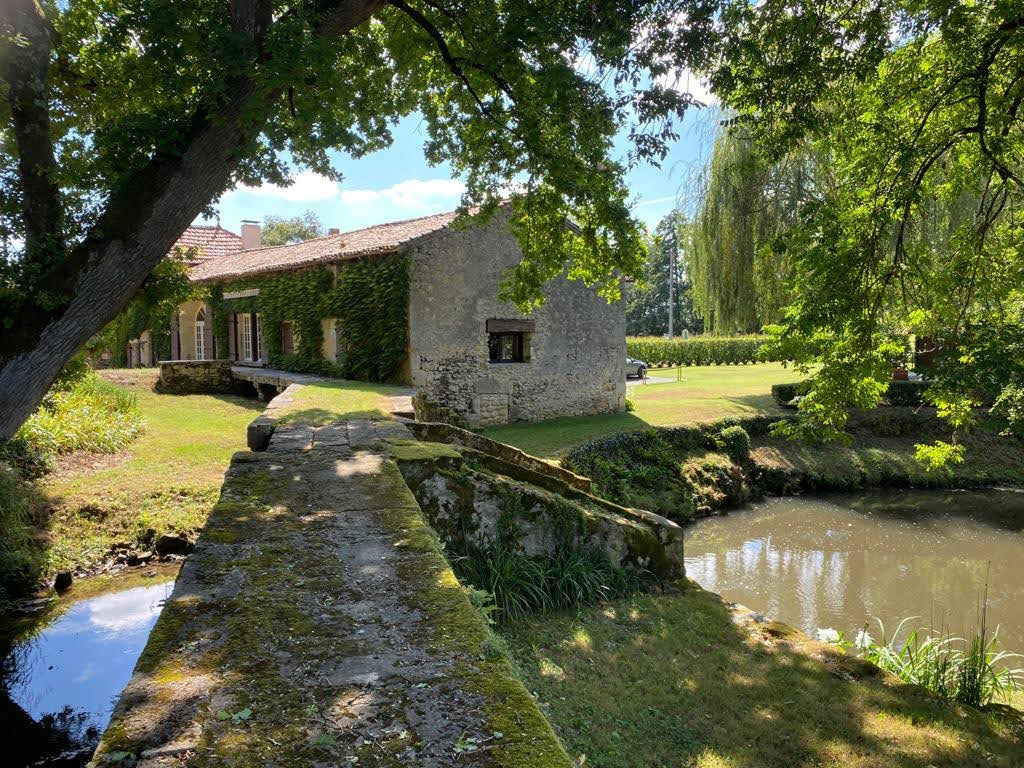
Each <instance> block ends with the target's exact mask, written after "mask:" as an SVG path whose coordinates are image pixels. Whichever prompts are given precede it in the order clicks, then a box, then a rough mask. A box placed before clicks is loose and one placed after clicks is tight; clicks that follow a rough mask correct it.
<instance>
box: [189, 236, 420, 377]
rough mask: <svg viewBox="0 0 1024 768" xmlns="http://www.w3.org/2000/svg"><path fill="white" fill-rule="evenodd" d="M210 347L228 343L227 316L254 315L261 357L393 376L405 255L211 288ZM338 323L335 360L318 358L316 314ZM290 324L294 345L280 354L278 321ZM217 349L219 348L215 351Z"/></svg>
mask: <svg viewBox="0 0 1024 768" xmlns="http://www.w3.org/2000/svg"><path fill="white" fill-rule="evenodd" d="M253 288H255V289H258V290H259V294H258V295H256V296H247V297H244V298H237V299H225V298H224V294H225V293H232V292H236V291H244V290H247V289H253ZM207 301H208V302H209V304H210V306H211V307H212V308H213V313H214V326H213V332H214V336H215V338H216V342H217V349H218V350H224V351H225V353H226V350H227V349H229V346H228V315H229V314H231V313H237V312H255V313H259V315H260V318H261V322H262V340H263V347H264V351H265V356H266V359H267V361H268V363H269V364H270V365H272V366H274V367H275V368H281V369H283V370H289V371H296V372H299V373H317V374H322V375H330V376H341V377H343V378H346V379H362V380H366V381H394V380H397V379H398V377H399V376H400V375H401V368H402V364H403V362H404V360H405V357H406V353H407V350H408V317H409V260H408V258H407V257H406V256H405V255H404V254H401V255H388V256H384V257H378V258H369V259H360V260H358V261H353V262H348V263H346V264H343V265H341V266H340V267H339V269H338V276H337V278H336V279H335V277H334V274H333V273H332V271H331V270H330V269H328V268H326V267H314V268H310V269H302V270H294V271H291V272H279V273H274V274H269V275H259V276H256V277H250V278H243V279H240V280H234V281H231V282H228V283H223V284H219V285H216V286H212V287H211V288H209V289H208V295H207ZM328 318H333V319H336V320H337V321H338V336H339V346H340V350H339V354H338V362H337V363H332V362H330V361H328V360H327V359H326V358H324V356H323V352H322V350H323V340H324V336H323V325H322V323H321V321H322V320H324V319H328ZM286 320H290V321H292V322H294V324H295V326H294V328H295V336H296V337H297V342H298V344H297V348H296V349H295V352H294V353H293V354H288V355H285V354H282V353H281V323H282V322H283V321H286ZM222 354H223V353H222Z"/></svg>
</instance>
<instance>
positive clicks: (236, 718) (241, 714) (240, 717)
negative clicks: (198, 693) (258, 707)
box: [217, 707, 252, 725]
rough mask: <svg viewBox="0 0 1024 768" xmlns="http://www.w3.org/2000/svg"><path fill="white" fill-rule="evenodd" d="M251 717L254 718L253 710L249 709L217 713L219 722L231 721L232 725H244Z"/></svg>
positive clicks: (222, 710) (223, 710)
mask: <svg viewBox="0 0 1024 768" xmlns="http://www.w3.org/2000/svg"><path fill="white" fill-rule="evenodd" d="M250 717H252V710H251V709H249V708H248V707H246V708H245V709H240V710H238V711H237V712H231V711H229V710H226V709H221V710H218V711H217V719H218V720H220V721H222V722H223V721H226V720H230V721H231V724H232V725H239V724H241V723H244V722H245V721H246V720H248V719H249V718H250Z"/></svg>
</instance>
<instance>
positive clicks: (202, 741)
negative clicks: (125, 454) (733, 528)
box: [93, 420, 682, 768]
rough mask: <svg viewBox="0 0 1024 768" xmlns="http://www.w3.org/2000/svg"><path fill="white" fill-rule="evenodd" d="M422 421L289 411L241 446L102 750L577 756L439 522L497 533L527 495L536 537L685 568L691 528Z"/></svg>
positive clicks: (327, 760)
mask: <svg viewBox="0 0 1024 768" xmlns="http://www.w3.org/2000/svg"><path fill="white" fill-rule="evenodd" d="M412 427H413V429H410V426H407V425H406V424H403V423H400V422H399V421H396V420H380V421H352V422H348V423H343V424H336V425H331V426H325V427H321V428H308V427H297V426H290V427H278V428H276V429H272V430H271V431H272V436H270V439H269V441H268V442H267V444H266V445H265V450H264V451H258V452H241V453H237V454H236V455H235V456H234V458H233V460H232V462H231V466H230V468H229V470H228V472H227V474H226V476H225V480H224V486H223V489H222V492H221V497H220V500H219V502H218V503H217V505H216V506H215V508H214V509H213V511H212V513H211V515H210V518H209V521H208V523H207V525H206V527H205V529H204V530H203V532H202V535H201V536H200V538H199V541H198V543H197V544H196V547H195V551H194V552H193V554H192V555H191V556H190V557H189V558H188V560H187V561H186V563H185V565H184V566H183V568H182V571H181V574H180V576H179V578H178V580H177V583H176V584H175V587H174V591H173V594H172V596H171V598H170V599H169V600H168V602H167V605H166V606H165V608H164V610H163V612H162V614H161V616H160V618H159V620H158V622H157V624H156V626H155V627H154V629H153V632H152V634H151V636H150V638H149V642H148V644H147V646H146V648H145V650H144V652H143V654H142V656H141V657H140V658H139V661H138V663H137V665H136V668H135V672H134V674H133V676H132V679H131V681H130V683H129V684H128V686H127V687H126V689H125V691H124V693H123V694H122V696H121V698H120V700H119V702H118V705H117V707H116V709H115V712H114V715H113V717H112V720H111V723H110V725H109V727H108V729H107V731H106V733H105V734H104V736H103V739H102V741H101V743H100V746H99V748H98V750H97V753H96V756H95V758H94V761H93V765H94V766H102V765H112V764H118V765H140V766H147V768H149V767H153V768H155V767H156V766H161V767H166V768H170V766H175V767H176V768H177V767H179V766H181V765H188V766H214V765H216V766H239V767H242V766H261V768H267V767H272V766H307V765H308V766H348V765H352V766H360V768H362V767H363V766H398V765H402V766H449V765H467V766H521V767H522V768H547V767H548V766H551V767H554V766H565V767H568V766H570V765H572V762H571V761H570V760H569V758H568V757H567V755H566V754H565V752H564V750H563V748H562V747H561V745H560V744H559V742H558V740H557V738H556V737H555V735H554V733H553V731H552V730H551V727H550V725H549V724H548V722H547V720H546V719H545V718H544V716H543V715H542V713H541V712H540V710H539V709H538V708H537V706H536V704H535V703H534V701H533V699H532V698H531V696H530V695H529V694H528V692H527V691H526V690H525V689H524V688H523V686H522V684H521V683H520V682H519V681H518V680H517V679H516V677H515V675H514V673H513V670H512V669H511V667H510V663H509V661H508V660H507V658H506V657H505V655H504V654H503V652H502V647H501V644H500V642H498V641H497V640H496V638H495V636H494V635H493V634H492V632H491V629H490V628H489V626H488V623H487V621H486V619H485V617H484V616H483V614H482V613H481V612H480V611H479V610H478V609H477V608H474V606H473V605H472V604H471V602H470V599H469V596H468V593H467V591H466V590H465V589H464V588H463V587H462V586H461V585H460V584H459V582H458V581H457V579H456V578H455V575H454V574H453V572H452V570H451V567H450V566H449V564H448V562H447V560H446V559H445V557H444V555H443V554H442V545H441V543H440V542H439V540H438V535H440V536H441V537H442V538H446V540H447V539H448V538H449V537H451V536H453V535H456V534H455V532H456V531H462V533H463V535H465V532H466V531H467V530H469V531H470V534H469V535H470V536H471V538H473V540H474V541H484V540H486V537H487V536H489V535H493V529H494V525H495V516H501V515H505V517H507V515H508V512H507V510H506V511H505V512H503V511H502V508H501V505H502V503H503V500H507V499H508V498H509V497H510V496H509V495H510V494H518V495H519V498H520V501H523V502H524V503H519V504H517V505H516V508H517V509H521V510H525V512H522V513H521V514H522V515H524V516H523V519H521V520H517V521H515V522H516V523H517V525H520V526H521V527H523V534H522V540H521V541H520V542H519V545H520V546H521V549H522V550H523V553H524V554H536V553H543V552H545V551H547V550H548V549H550V547H551V546H553V545H554V544H555V543H556V542H554V539H553V534H552V530H553V529H554V528H555V527H556V526H554V525H553V520H554V517H553V516H554V515H555V514H556V513H557V515H558V519H559V521H561V522H560V524H559V526H560V530H562V531H563V533H562V534H560V535H562V536H563V537H564V536H565V535H567V534H565V530H567V529H566V528H565V520H567V519H568V520H570V521H571V522H572V527H571V528H570V529H568V530H569V534H568V535H569V536H570V537H571V540H572V543H573V545H578V546H584V545H585V546H594V547H600V548H601V549H602V550H603V551H605V552H606V553H607V554H608V556H609V557H610V558H611V559H613V560H614V561H615V562H616V563H617V564H622V565H623V566H624V567H626V566H627V565H632V566H638V567H644V568H646V569H648V570H650V571H651V572H655V573H657V574H658V575H660V576H662V577H670V576H674V575H678V574H679V573H680V571H681V557H682V537H681V532H680V531H679V529H678V528H677V527H675V526H674V525H673V524H672V523H670V522H668V521H666V520H663V519H662V518H658V517H657V516H655V515H649V513H640V512H637V511H635V510H625V509H622V508H619V507H615V505H609V504H608V503H607V502H601V501H600V500H597V499H595V497H593V496H590V494H589V492H588V490H587V488H588V486H587V483H586V481H585V479H584V478H575V476H572V475H571V473H566V472H565V471H564V470H560V469H558V468H552V467H549V470H550V471H548V470H545V469H544V467H543V466H539V465H542V464H544V463H543V462H539V464H538V465H531V464H530V462H529V461H523V462H518V461H517V459H516V452H515V451H514V449H508V451H507V452H506V453H505V455H498V454H499V453H500V451H491V452H490V453H487V452H486V451H487V450H488V449H489V447H490V446H489V445H488V444H487V442H486V441H485V440H484V441H483V442H481V441H479V440H477V439H476V438H478V437H479V436H476V437H468V436H467V435H469V433H466V434H465V435H463V434H461V431H459V430H452V429H451V428H448V427H443V426H436V425H434V426H431V425H412ZM414 430H415V432H414ZM417 433H418V434H419V435H420V436H422V437H424V438H427V441H420V440H417V439H416V434H417ZM460 441H464V442H471V443H473V442H475V446H470V445H463V444H460ZM506 448H507V447H506ZM533 461H534V462H536V461H537V460H533ZM544 466H547V465H544ZM574 478H575V479H574ZM460 484H461V485H460ZM412 489H415V493H414V490H412ZM418 499H419V500H418ZM567 516H568V517H567ZM428 521H429V522H428ZM456 522H459V525H455V523H456ZM467 522H469V523H472V525H469V526H468V527H467ZM430 523H433V527H432V526H431V524H430ZM474 526H475V527H474ZM435 530H436V532H435ZM564 542H565V540H564V538H563V541H562V544H564Z"/></svg>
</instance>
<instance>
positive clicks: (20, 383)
mask: <svg viewBox="0 0 1024 768" xmlns="http://www.w3.org/2000/svg"><path fill="white" fill-rule="evenodd" d="M17 2H18V5H19V7H23V10H24V15H23V16H21V17H19V18H18V19H17V21H24V23H26V24H34V25H38V22H39V14H38V13H36V14H35V15H33V9H38V6H36V4H35V3H34V2H32V1H31V0H17ZM317 5H318V6H319V8H320V9H321V16H320V18H321V23H320V25H319V28H318V29H317V33H318V34H320V35H325V36H338V35H343V34H346V33H348V32H350V31H351V30H352V29H354V28H356V27H357V26H359V25H360V24H362V23H364V22H365V21H367V20H368V19H369V18H370V17H371V16H372V15H373V14H374V13H375V12H377V11H378V10H379V9H380V8H382V7H383V5H384V0H336V1H335V2H330V1H329V0H327V1H325V0H321V2H319V3H317ZM268 8H269V5H268V3H267V2H266V0H233V1H232V3H231V13H232V23H233V24H234V26H235V28H236V30H237V31H238V32H239V33H240V34H244V35H246V36H247V37H249V38H251V39H254V40H258V39H261V38H262V37H263V36H264V35H265V33H266V31H267V25H268V24H269V19H270V14H269V10H268ZM37 37H38V34H37ZM45 42H46V43H47V44H48V42H49V36H48V32H47V35H46V37H45ZM47 52H48V49H47ZM34 55H35V59H34V62H35V63H36V65H38V64H39V62H40V61H41V59H40V56H39V54H38V52H36V53H35V54H34ZM46 58H47V57H45V56H44V57H43V60H45V59H46ZM270 65H271V63H270V62H267V61H264V62H262V66H270ZM255 66H256V65H255V64H254V70H253V74H255ZM17 74H18V73H17V72H14V75H17ZM14 75H10V76H8V78H7V80H8V82H10V80H11V77H13V76H14ZM29 76H30V77H33V78H35V82H36V84H37V85H38V82H39V72H38V69H34V70H31V71H28V70H26V76H25V77H24V78H23V80H24V81H25V82H29V84H30V85H31V82H30V81H29V80H28V79H27V78H28V77H29ZM42 82H44V83H45V77H44V78H43V80H42ZM13 90H15V91H16V90H17V89H16V88H15V89H13ZM226 93H227V94H228V95H227V97H226V99H225V101H224V102H223V104H222V106H221V108H219V109H218V110H217V111H216V113H214V114H205V113H201V114H197V115H196V116H195V117H194V119H193V128H192V130H191V131H190V132H189V136H188V139H187V143H186V148H185V150H184V151H183V152H182V153H181V154H180V155H175V156H168V155H163V156H156V157H154V158H153V160H151V161H150V162H149V163H148V164H147V166H146V167H144V168H143V169H141V170H140V171H139V172H138V173H137V174H135V176H134V177H133V178H132V179H131V181H130V182H129V183H128V184H126V185H125V187H124V188H123V189H121V190H119V191H118V192H115V194H113V195H112V196H111V199H110V202H109V204H108V206H107V208H106V210H105V212H104V214H103V215H102V216H101V217H100V219H99V220H98V222H97V224H96V226H95V227H94V228H93V230H92V233H91V234H90V235H89V236H88V237H87V238H86V239H85V240H84V241H83V242H82V244H81V245H79V246H77V247H76V248H74V249H73V250H72V251H71V252H70V253H69V254H67V256H66V258H63V259H61V260H60V261H59V263H58V264H57V265H56V266H55V267H54V269H52V270H51V272H50V273H49V274H48V275H47V277H46V278H45V281H44V282H45V285H44V288H45V289H46V290H48V291H50V292H52V293H55V294H56V295H64V296H68V297H69V300H68V302H67V303H66V304H64V305H63V306H62V307H60V308H59V309H56V310H50V309H46V308H45V307H44V306H42V305H41V304H37V303H35V302H34V301H31V302H29V303H27V305H26V307H25V311H24V312H23V315H24V317H19V318H18V323H17V324H16V326H15V327H14V328H12V329H10V331H5V332H4V334H3V335H2V336H0V442H2V441H4V440H6V439H7V438H9V437H11V436H12V435H13V434H14V433H15V432H16V431H17V429H18V427H20V426H21V424H22V423H23V422H24V421H25V419H26V418H28V416H29V415H30V414H31V413H32V411H33V410H34V409H35V408H36V406H37V405H38V404H39V402H40V401H41V400H42V398H43V396H44V395H45V394H46V392H47V390H48V389H49V388H50V385H51V384H52V383H53V381H54V379H56V377H57V375H58V374H59V373H60V371H61V368H62V367H63V366H64V364H65V363H66V362H67V361H68V360H69V359H70V358H71V357H72V356H73V355H74V354H75V353H76V352H77V351H78V350H79V349H80V348H81V347H82V345H84V344H85V343H86V342H87V341H88V340H89V339H90V338H91V337H92V336H93V335H94V334H95V333H97V332H99V331H100V330H101V329H102V328H103V326H105V325H106V324H107V323H109V322H110V321H111V320H113V319H114V318H115V317H116V316H117V314H118V313H119V312H120V311H121V310H122V309H124V307H125V306H126V305H127V304H128V302H129V301H130V300H131V298H132V296H133V295H134V294H135V292H136V291H137V290H138V289H139V286H140V285H141V284H142V281H143V280H145V278H146V277H147V276H148V275H149V273H150V272H151V271H152V270H153V268H154V267H155V266H156V265H157V264H158V263H159V262H160V260H161V259H162V258H163V257H164V255H165V254H167V252H168V251H169V250H170V249H171V248H172V247H173V246H174V243H175V241H176V240H177V239H178V237H180V235H181V233H182V232H183V231H184V230H185V228H186V227H187V226H188V225H189V224H191V223H192V221H193V220H194V219H195V218H196V216H198V215H199V214H200V212H201V211H202V209H203V207H204V206H205V205H207V204H208V203H209V202H210V201H211V200H213V199H214V198H215V197H216V196H217V195H219V194H220V193H221V192H223V191H224V190H225V189H226V188H227V187H228V186H229V185H230V181H231V176H232V173H233V172H234V171H235V169H236V168H237V164H238V155H237V153H238V150H239V148H240V147H241V146H242V145H243V142H245V141H246V140H248V139H251V138H252V137H254V136H256V135H257V134H258V133H259V131H260V130H261V128H262V125H263V121H265V120H266V119H267V118H268V116H269V115H270V114H271V113H272V101H273V99H274V98H275V96H276V94H273V93H271V94H267V93H257V91H256V90H255V88H254V86H253V82H252V80H250V79H248V78H237V79H235V80H234V81H233V82H231V83H229V84H228V87H227V89H226ZM37 94H38V89H37ZM13 97H14V94H12V98H13ZM23 101H24V103H26V104H27V105H29V106H31V107H35V106H38V101H36V102H32V101H31V100H30V99H23ZM260 103H262V104H263V106H264V108H263V109H260V108H259V104H260ZM43 118H46V114H45V112H44V113H43V114H42V115H41V116H38V117H37V119H43ZM27 119H30V120H31V119H32V115H31V114H28V115H27ZM46 119H48V118H46ZM33 130H41V131H43V133H44V135H47V139H48V138H49V137H48V131H47V130H46V126H43V125H40V124H37V125H36V126H35V129H34V128H33V126H28V127H27V130H26V132H25V135H26V136H33ZM35 139H38V135H35ZM29 148H31V147H29ZM19 149H22V147H21V146H20V145H19ZM49 157H50V161H51V162H52V153H51V154H50V155H49ZM42 162H43V163H44V164H45V163H46V162H47V160H46V158H45V157H44V158H43V160H42ZM46 170H47V169H46V168H45V167H39V166H37V167H28V168H25V169H23V174H27V175H26V178H28V179H30V178H32V177H33V176H34V175H35V174H39V173H45V172H46ZM23 187H24V184H23ZM24 191H25V192H29V191H30V190H28V189H25V190H24ZM51 191H52V190H49V189H46V188H42V189H40V190H39V194H40V195H42V194H48V193H49V192H51ZM26 197H27V196H26ZM24 202H25V203H26V206H25V207H26V214H25V215H26V220H29V219H30V218H31V217H35V219H38V218H39V217H38V213H39V211H38V210H36V209H35V207H34V206H33V205H32V201H31V200H29V199H26V200H25V201H24ZM54 218H55V217H53V216H51V215H50V214H49V213H47V221H51V220H53V219H54ZM41 226H43V225H41ZM53 227H54V228H55V227H56V225H55V224H54V225H53Z"/></svg>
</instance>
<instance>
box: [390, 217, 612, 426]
mask: <svg viewBox="0 0 1024 768" xmlns="http://www.w3.org/2000/svg"><path fill="white" fill-rule="evenodd" d="M521 259H522V253H521V251H520V249H519V245H518V243H516V241H515V238H513V237H512V235H511V233H510V232H509V230H508V225H507V219H506V218H505V216H502V215H499V216H497V217H496V218H495V219H494V220H492V222H491V223H490V224H489V225H487V226H485V227H474V228H470V229H468V230H466V231H446V232H444V233H442V234H440V235H438V236H436V237H433V238H430V239H429V240H427V241H426V242H424V243H421V244H419V245H418V246H416V247H414V248H413V249H412V250H411V252H410V294H409V364H410V368H411V374H412V383H413V384H414V385H415V386H416V387H417V389H418V390H419V391H420V393H421V394H422V395H423V396H424V397H425V398H426V399H427V400H429V401H432V402H433V403H435V404H436V405H438V406H441V407H442V408H445V409H449V410H450V411H452V412H453V414H455V415H456V416H457V417H458V418H457V420H460V421H463V422H464V423H466V424H468V425H469V426H473V427H480V426H488V425H492V424H504V423H507V422H510V421H520V420H525V421H537V420H541V419H551V418H556V417H559V416H577V415H583V414H592V413H604V412H608V411H616V410H621V409H622V408H624V407H625V397H626V384H625V371H624V365H625V356H626V340H625V337H626V316H625V306H624V303H623V302H621V301H619V302H616V303H615V304H608V303H607V302H606V301H605V300H604V299H602V298H601V297H599V296H598V295H597V293H596V292H595V291H593V290H592V289H590V288H587V287H586V286H585V285H583V284H582V283H579V282H576V281H569V280H567V279H565V278H558V279H556V280H553V281H552V282H551V283H549V284H548V286H546V288H545V294H546V297H547V301H546V302H545V304H544V305H543V306H541V307H539V308H537V309H536V310H534V312H532V313H531V314H530V315H524V314H522V313H521V312H519V311H518V310H517V309H516V308H515V307H513V306H512V305H509V304H506V303H504V302H501V301H499V300H498V297H497V292H498V283H499V282H500V280H501V278H502V276H503V274H504V272H505V270H507V269H508V268H510V267H512V266H514V265H515V264H517V263H518V262H519V261H520V260H521ZM523 319H530V320H533V321H534V329H533V332H532V333H529V334H528V346H529V350H528V360H527V362H522V363H491V362H490V361H489V357H490V355H489V351H488V333H487V321H488V320H523Z"/></svg>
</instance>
